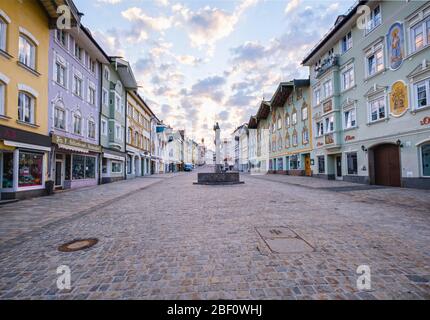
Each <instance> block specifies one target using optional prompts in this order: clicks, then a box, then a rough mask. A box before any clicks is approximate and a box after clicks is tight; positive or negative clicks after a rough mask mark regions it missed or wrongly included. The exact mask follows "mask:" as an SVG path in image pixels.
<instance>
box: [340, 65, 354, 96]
mask: <svg viewBox="0 0 430 320" xmlns="http://www.w3.org/2000/svg"><path fill="white" fill-rule="evenodd" d="M345 69H346V70H345V71H343V72H342V90H347V89H349V88H352V87H353V86H354V66H353V65H350V66H347V67H346V68H345Z"/></svg>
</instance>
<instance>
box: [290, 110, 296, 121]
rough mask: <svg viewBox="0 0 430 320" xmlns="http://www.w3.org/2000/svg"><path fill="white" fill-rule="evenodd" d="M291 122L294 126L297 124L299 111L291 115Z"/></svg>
mask: <svg viewBox="0 0 430 320" xmlns="http://www.w3.org/2000/svg"><path fill="white" fill-rule="evenodd" d="M291 122H292V123H293V125H295V124H297V111H296V110H294V111H293V114H292V115H291Z"/></svg>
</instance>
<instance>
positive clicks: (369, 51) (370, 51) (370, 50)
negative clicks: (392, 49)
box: [364, 41, 386, 78]
mask: <svg viewBox="0 0 430 320" xmlns="http://www.w3.org/2000/svg"><path fill="white" fill-rule="evenodd" d="M379 50H381V53H382V68H381V69H380V70H378V59H377V52H378V51H379ZM371 56H374V59H375V71H374V72H373V73H370V71H371V70H370V65H369V58H370V57H371ZM364 68H365V75H366V78H370V77H373V76H375V75H377V74H379V73H381V72H384V70H385V68H386V61H385V46H384V42H383V41H380V42H378V43H375V44H374V45H372V46H371V47H369V48H368V49H367V50H365V55H364Z"/></svg>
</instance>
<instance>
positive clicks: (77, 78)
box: [73, 73, 84, 99]
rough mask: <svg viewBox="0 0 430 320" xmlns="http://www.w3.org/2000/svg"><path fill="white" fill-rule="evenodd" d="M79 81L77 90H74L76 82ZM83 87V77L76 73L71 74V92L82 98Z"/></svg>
mask: <svg viewBox="0 0 430 320" xmlns="http://www.w3.org/2000/svg"><path fill="white" fill-rule="evenodd" d="M78 83H80V85H79V92H76V89H77V84H78ZM83 87H84V79H82V78H81V77H80V76H79V75H77V74H76V73H75V74H74V75H73V94H74V95H75V96H77V97H79V98H81V99H82V98H83V95H84V93H83Z"/></svg>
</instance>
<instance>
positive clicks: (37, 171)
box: [18, 151, 43, 188]
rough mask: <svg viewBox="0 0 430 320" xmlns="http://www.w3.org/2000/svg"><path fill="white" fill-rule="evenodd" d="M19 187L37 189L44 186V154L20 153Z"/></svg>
mask: <svg viewBox="0 0 430 320" xmlns="http://www.w3.org/2000/svg"><path fill="white" fill-rule="evenodd" d="M18 170H19V171H18V187H20V188H22V187H36V186H41V185H42V184H43V154H41V153H33V152H21V151H20V152H19V169H18Z"/></svg>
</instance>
